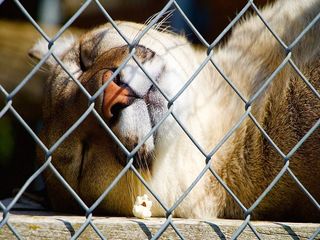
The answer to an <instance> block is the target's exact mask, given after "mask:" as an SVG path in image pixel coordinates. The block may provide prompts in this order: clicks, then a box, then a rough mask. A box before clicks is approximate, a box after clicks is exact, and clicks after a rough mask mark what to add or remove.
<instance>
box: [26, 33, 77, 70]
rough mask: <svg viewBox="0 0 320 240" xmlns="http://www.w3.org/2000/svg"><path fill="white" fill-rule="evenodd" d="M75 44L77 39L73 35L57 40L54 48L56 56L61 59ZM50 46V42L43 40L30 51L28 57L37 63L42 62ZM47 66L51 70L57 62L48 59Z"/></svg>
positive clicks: (50, 58)
mask: <svg viewBox="0 0 320 240" xmlns="http://www.w3.org/2000/svg"><path fill="white" fill-rule="evenodd" d="M75 42H76V39H75V38H74V37H73V36H72V35H70V36H68V37H61V38H59V39H58V40H56V41H55V43H54V45H53V46H52V47H53V53H54V54H55V56H57V57H58V58H59V59H61V57H62V56H63V55H64V54H65V53H66V52H67V51H69V50H70V49H71V48H72V46H73V45H74V43H75ZM48 45H49V44H48V42H47V41H46V40H45V39H44V38H42V39H40V40H39V41H38V42H37V43H36V44H35V45H34V46H33V47H32V48H31V49H30V50H29V52H28V55H29V56H30V57H31V58H33V59H35V60H36V61H40V60H41V59H42V58H43V57H44V56H45V55H46V54H47V53H48V51H49V48H48ZM46 64H47V66H49V68H51V67H53V66H55V65H56V64H57V61H56V60H55V59H54V58H53V57H52V56H50V57H49V58H48V59H47V61H46Z"/></svg>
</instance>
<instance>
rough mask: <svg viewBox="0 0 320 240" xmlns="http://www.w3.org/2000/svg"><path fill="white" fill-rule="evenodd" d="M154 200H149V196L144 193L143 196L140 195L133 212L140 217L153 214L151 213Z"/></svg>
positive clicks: (143, 217) (147, 216)
mask: <svg viewBox="0 0 320 240" xmlns="http://www.w3.org/2000/svg"><path fill="white" fill-rule="evenodd" d="M151 207H152V201H151V200H149V198H148V196H147V195H146V194H144V195H143V196H138V197H137V199H136V202H135V203H134V206H133V209H132V213H133V215H134V216H135V217H138V218H142V219H145V218H149V217H151V216H152V213H151Z"/></svg>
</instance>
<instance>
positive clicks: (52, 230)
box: [0, 212, 320, 240]
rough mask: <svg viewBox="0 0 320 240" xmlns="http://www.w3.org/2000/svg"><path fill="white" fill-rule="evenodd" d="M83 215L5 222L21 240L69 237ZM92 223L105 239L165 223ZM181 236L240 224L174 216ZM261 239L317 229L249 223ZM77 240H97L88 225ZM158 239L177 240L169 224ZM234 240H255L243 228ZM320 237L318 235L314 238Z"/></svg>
mask: <svg viewBox="0 0 320 240" xmlns="http://www.w3.org/2000/svg"><path fill="white" fill-rule="evenodd" d="M84 221H85V218H84V217H79V216H62V215H55V214H49V213H46V214H40V213H37V212H35V213H24V212H21V213H19V214H11V215H10V218H9V222H10V223H11V224H12V226H13V227H14V228H15V229H16V230H17V231H18V233H19V234H20V236H21V237H22V238H23V239H32V240H33V239H35V240H37V239H70V237H71V236H72V235H73V234H74V233H75V232H76V231H77V230H78V229H79V228H80V227H81V225H82V224H83V223H84ZM93 222H94V224H95V226H96V227H97V228H98V229H99V230H100V232H101V233H102V234H103V235H104V236H105V238H107V239H150V238H151V237H152V236H153V235H154V234H155V233H156V232H157V231H158V230H159V229H160V227H161V225H162V224H163V223H164V222H165V219H163V218H151V219H148V220H141V219H136V218H119V217H118V218H117V217H94V218H93ZM174 223H175V225H176V227H177V228H178V229H179V231H180V232H181V234H182V235H183V237H184V238H185V239H230V238H231V236H232V234H233V233H234V232H235V231H236V229H237V228H238V227H239V226H240V225H241V223H242V221H240V220H222V219H208V220H199V219H197V220H195V219H174ZM252 225H253V226H254V227H255V228H256V230H257V231H258V233H259V234H260V236H261V238H262V239H284V240H285V239H290V240H292V239H293V240H298V239H301V240H302V239H308V238H310V237H311V236H312V234H314V232H316V231H317V229H318V228H319V227H320V224H315V223H275V222H273V223H271V222H252ZM0 239H15V237H14V235H13V234H12V232H11V231H10V230H9V228H8V227H7V226H4V227H3V228H2V229H0ZM79 239H100V238H99V236H98V235H97V234H96V233H95V231H94V230H93V229H92V227H91V226H88V227H87V229H86V230H85V231H84V232H83V233H82V235H81V236H80V238H79ZM160 239H179V237H178V236H177V234H176V233H175V232H174V230H173V229H172V228H171V227H170V226H169V227H168V229H167V230H166V231H165V233H164V234H163V235H162V237H161V238H160ZM238 239H244V240H245V239H257V238H256V237H255V235H254V234H253V233H252V231H251V230H250V229H249V228H248V227H247V228H246V229H245V231H244V232H243V233H242V234H241V235H240V237H239V238H238ZM316 239H320V235H319V236H317V237H316Z"/></svg>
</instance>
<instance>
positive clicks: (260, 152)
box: [37, 0, 320, 222]
mask: <svg viewBox="0 0 320 240" xmlns="http://www.w3.org/2000/svg"><path fill="white" fill-rule="evenodd" d="M319 10H320V2H319V1H318V0H308V1H307V0H306V1H300V0H295V1H293V0H283V1H278V2H277V3H275V4H274V6H272V7H269V8H266V9H264V10H263V11H262V15H263V16H264V17H265V19H266V20H267V21H268V23H269V24H270V26H271V28H272V29H273V30H274V31H275V32H276V33H277V34H278V35H279V36H280V38H281V39H282V40H283V41H284V42H285V43H286V44H288V45H289V44H290V43H291V42H293V41H294V39H295V38H296V37H297V36H298V35H299V34H300V32H301V31H302V30H303V29H304V28H305V27H306V26H307V24H308V23H309V22H310V21H311V20H312V19H313V18H314V17H315V16H316V14H317V13H318V12H319ZM118 26H119V29H120V31H121V32H123V33H124V34H125V35H126V37H127V38H128V39H130V40H133V39H134V37H135V36H137V34H138V33H139V31H140V30H141V29H142V28H143V27H144V26H142V25H139V24H135V23H127V22H118ZM319 32H320V27H319V23H316V24H315V26H314V27H313V28H312V29H311V30H310V31H309V32H308V33H307V34H306V35H305V37H303V38H302V39H301V41H300V42H299V43H298V44H297V45H296V46H295V47H294V48H293V50H292V59H293V61H294V62H295V63H296V64H297V66H298V67H299V68H300V70H301V71H302V72H303V73H304V74H305V76H306V77H307V79H309V80H310V82H311V83H312V85H313V86H314V87H315V89H317V91H318V92H319V90H320V81H319V75H320V72H319V69H320V61H319V54H320V49H319V48H320V42H319V39H320V36H319ZM139 44H140V45H141V46H144V47H146V49H147V50H146V49H145V48H144V47H142V48H140V47H138V48H137V52H136V56H137V57H138V59H139V60H140V61H141V62H142V64H143V66H144V67H145V68H146V70H147V71H148V72H149V73H150V74H151V75H152V77H153V78H154V79H157V81H159V82H158V84H159V86H160V88H161V89H162V90H163V91H164V92H165V93H166V94H167V95H168V96H169V97H173V96H175V94H176V93H177V92H178V90H180V89H181V87H182V86H183V85H184V84H185V83H186V81H187V80H188V79H189V78H190V77H191V75H192V74H193V73H194V71H195V70H196V69H197V67H198V66H199V65H200V63H201V62H202V61H203V60H204V59H205V57H206V53H205V51H204V50H199V49H195V48H193V47H192V46H191V45H190V44H189V43H188V42H187V41H186V40H185V39H184V38H183V37H181V36H177V35H174V34H171V33H166V32H157V31H156V30H153V29H151V30H150V31H149V32H148V33H147V34H146V35H145V36H144V37H143V38H142V39H141V41H140V42H139ZM149 50H150V51H153V52H155V55H156V56H155V57H150V55H148V54H149V53H150V52H149ZM128 51H129V50H128V48H127V47H125V42H124V40H123V39H121V37H120V36H119V35H118V34H117V32H116V31H115V30H114V29H112V27H111V25H110V24H106V25H103V26H101V27H99V28H96V29H94V30H92V31H90V32H89V33H87V34H84V35H83V36H82V37H81V38H80V39H79V40H78V41H75V42H74V45H73V47H72V48H71V49H70V50H67V51H66V52H65V53H64V54H61V55H60V57H61V58H62V61H63V62H64V64H66V65H67V67H69V68H70V69H72V70H75V72H76V76H77V78H78V79H79V81H80V82H81V83H82V84H83V86H84V87H85V88H86V89H87V90H88V92H89V93H90V94H92V95H93V94H94V93H95V92H96V91H97V90H98V89H99V87H100V86H101V84H102V83H101V81H102V80H101V79H102V77H101V76H102V74H103V71H104V70H105V69H106V68H109V69H114V68H116V67H118V66H119V65H120V64H121V63H122V61H123V60H124V59H125V58H126V56H127V54H128ZM214 51H215V52H214V55H213V57H212V59H213V61H214V62H215V63H216V64H217V65H218V66H219V67H220V68H221V69H222V71H223V72H224V73H225V75H226V76H227V77H228V78H229V79H230V80H231V81H232V82H233V83H234V85H235V86H236V87H237V88H238V89H239V91H240V92H241V94H242V95H243V96H244V97H245V98H246V99H247V100H249V99H250V98H251V97H252V96H253V95H254V93H255V92H256V91H257V90H258V89H259V88H260V87H261V86H262V84H263V83H264V82H265V80H266V79H267V78H268V77H269V76H270V75H271V74H272V72H273V71H274V70H275V69H276V68H277V67H278V66H279V64H280V63H281V62H282V61H283V59H284V58H285V57H286V52H285V50H284V49H283V48H282V47H281V45H280V44H279V43H278V42H277V41H276V39H275V38H274V37H273V36H272V34H271V33H270V32H269V31H268V30H267V29H266V27H265V26H264V25H263V23H262V22H261V20H260V19H259V18H258V17H247V19H246V20H244V21H242V22H241V23H240V24H238V26H237V27H235V28H234V30H233V33H232V35H231V37H230V39H229V40H228V42H227V43H226V44H224V46H222V47H220V48H217V49H214ZM37 54H39V52H38V53H37ZM80 59H81V60H80ZM80 61H81V62H82V65H83V66H84V68H85V69H84V70H83V69H82V70H81V69H80V65H79V62H80ZM134 64H135V63H134V62H133V60H130V61H129V62H128V66H129V67H128V69H126V70H123V71H122V73H121V77H123V78H127V77H129V78H130V77H131V78H132V79H133V80H132V81H131V82H129V84H132V87H137V89H136V91H140V90H141V89H140V88H142V89H143V88H144V87H145V86H149V85H148V84H150V82H149V80H148V79H147V78H146V77H145V76H144V75H143V74H141V73H140V72H139V71H137V72H135V73H132V75H130V69H131V68H130V67H132V69H134V66H135V65H134ZM49 65H51V66H50V67H51V69H52V70H51V77H50V78H49V80H48V81H47V83H46V89H45V91H46V92H47V93H48V94H47V97H46V98H45V101H44V123H45V126H44V129H43V131H42V134H41V139H43V140H44V143H45V144H46V145H47V146H51V145H52V144H54V143H55V141H57V140H58V139H59V137H61V136H62V135H63V134H64V133H65V131H66V130H67V129H68V128H69V127H70V126H71V125H72V124H73V123H74V122H76V121H77V119H78V118H79V117H80V116H81V114H82V113H83V112H85V111H86V109H87V106H88V99H87V98H86V97H85V95H84V94H83V93H81V91H80V90H79V88H78V87H77V85H76V83H74V82H73V81H71V80H70V78H69V77H68V76H67V74H66V73H65V72H64V71H63V70H62V69H61V67H60V66H57V65H56V64H53V63H52V62H49ZM161 66H162V67H161ZM82 71H83V72H82ZM141 91H142V90H141ZM149 93H150V92H148V93H146V94H147V96H148V99H145V98H144V99H143V100H141V103H139V104H140V105H139V104H138V103H137V106H132V107H131V106H129V107H127V108H126V109H124V110H123V111H122V112H121V114H120V117H119V121H118V122H117V123H116V124H115V125H111V124H109V122H108V121H107V124H109V125H110V127H111V129H112V131H113V132H114V133H115V135H116V136H117V137H118V138H119V139H120V141H121V142H122V143H123V144H124V145H125V147H126V148H127V149H128V150H129V151H131V150H132V149H133V148H134V147H135V145H136V144H137V143H139V142H140V141H141V140H142V139H143V137H144V136H145V135H146V133H148V132H149V130H150V129H151V126H149V125H148V124H150V121H151V122H152V120H153V119H152V118H154V119H156V120H157V121H158V120H159V119H160V117H159V116H158V115H163V114H164V113H165V112H166V110H167V109H166V107H167V105H166V103H167V102H166V100H165V99H164V98H163V97H162V96H161V95H160V94H159V93H157V92H155V95H152V94H151V95H150V96H149V95H148V94H149ZM143 94H145V93H143ZM139 101H140V100H139ZM144 101H149V103H148V104H146V103H144ZM150 106H151V107H154V109H153V110H150V109H149V108H150ZM102 107H103V102H102V96H100V97H99V98H98V99H97V101H96V105H95V108H96V109H97V112H98V113H99V114H101V116H102V117H103V114H102V110H101V109H102ZM147 108H148V111H149V112H148V113H146V110H144V109H147ZM244 112H245V104H244V103H243V102H242V101H241V99H240V98H239V96H237V95H236V93H235V92H234V91H233V90H232V89H231V87H230V86H229V85H228V84H227V83H226V81H225V80H224V79H223V78H222V76H221V75H220V74H219V73H218V71H217V70H216V69H215V68H214V67H213V65H212V64H211V63H209V64H207V65H206V67H204V69H203V70H202V71H201V73H200V74H199V75H198V76H197V77H196V79H195V80H194V82H193V83H192V84H191V85H190V86H189V87H188V88H187V89H186V91H185V92H184V93H182V94H181V96H180V97H179V98H178V99H177V100H176V101H175V102H174V107H173V113H174V114H175V115H176V116H177V117H178V119H179V120H180V121H181V122H182V124H183V125H184V126H185V127H186V129H187V130H188V131H189V132H190V133H191V135H192V136H193V137H194V139H195V140H196V141H197V142H198V143H199V145H200V146H201V148H202V149H203V150H204V151H205V152H206V153H209V152H210V151H211V150H212V149H213V148H214V147H215V146H216V144H218V143H219V141H220V140H221V139H222V138H223V137H224V136H225V134H226V133H227V132H228V131H229V130H230V129H231V128H232V127H233V126H234V125H235V124H236V123H237V122H238V121H239V119H240V117H241V116H242V114H244ZM251 113H252V115H253V116H254V117H255V118H256V119H257V121H258V122H259V124H260V125H261V127H262V128H263V129H264V130H265V132H266V133H267V134H268V135H269V136H270V137H271V139H272V140H273V142H274V143H275V144H276V145H277V146H278V147H279V148H280V149H281V151H282V152H283V153H284V154H287V153H288V152H289V151H290V150H291V149H292V148H293V147H294V146H295V145H296V144H297V143H298V142H299V141H300V139H301V138H302V137H303V136H304V135H305V134H306V133H307V132H308V130H309V129H310V128H311V127H312V126H313V125H314V124H315V123H316V122H317V121H318V120H319V117H320V100H319V99H318V98H317V97H316V96H315V95H314V94H313V93H312V92H311V90H310V89H309V88H308V87H307V86H306V84H305V83H304V82H303V81H302V79H301V78H300V77H299V76H298V75H297V73H296V72H295V71H294V70H293V69H292V67H291V66H290V65H289V64H287V65H286V66H285V67H284V68H283V69H282V70H281V71H280V72H279V74H277V76H276V77H275V78H274V80H273V81H272V83H271V84H270V85H269V86H268V87H267V88H266V89H265V91H263V93H262V94H261V95H260V96H259V97H258V98H257V99H256V100H255V101H254V102H253V104H252V106H251ZM149 118H150V119H151V120H150V119H149ZM149 120H150V121H149ZM100 125H101V124H99V121H97V119H96V117H95V116H94V115H93V114H90V115H89V116H88V118H87V119H86V120H85V121H84V122H83V123H82V124H81V125H80V126H79V127H78V128H77V129H76V130H75V131H74V132H73V133H72V134H71V135H70V136H69V137H68V138H67V139H66V140H65V141H64V142H63V143H62V144H61V145H60V146H59V147H58V148H57V150H55V151H54V152H53V155H52V163H53V165H54V166H55V167H56V168H57V170H58V171H59V172H60V173H61V175H62V176H63V177H64V178H65V179H66V181H67V182H68V183H69V184H70V186H71V187H72V188H73V189H74V191H75V192H76V193H77V194H78V195H79V196H80V197H81V198H82V199H83V201H84V202H85V203H86V204H88V205H89V206H90V204H92V203H94V202H95V201H96V199H98V198H99V196H100V195H101V194H102V193H103V192H104V191H105V189H106V188H107V187H108V186H109V184H111V182H112V181H113V179H114V178H115V177H116V176H117V175H118V174H119V172H120V171H121V170H122V169H123V165H125V163H126V159H125V157H124V155H123V153H121V151H120V150H119V147H118V146H117V145H116V144H115V143H114V141H113V140H112V138H111V137H110V136H109V134H108V133H107V132H106V131H105V130H104V129H103V128H102V127H101V126H100ZM319 139H320V131H319V129H317V130H316V131H315V132H314V133H313V134H312V135H311V136H310V137H309V138H308V139H307V140H306V141H305V142H304V144H303V145H302V146H301V147H300V148H299V149H298V151H297V152H296V153H295V154H294V155H293V156H292V158H291V159H290V164H289V167H290V169H291V170H292V172H293V173H294V174H295V175H296V176H297V177H298V179H299V180H300V181H301V183H302V184H303V185H304V186H305V188H306V189H307V190H308V191H309V192H310V193H311V194H312V196H313V197H314V198H315V199H316V200H317V201H318V202H319V201H320V188H319V183H320V182H319V179H320V141H319ZM137 154H138V155H139V156H140V157H141V159H142V160H145V162H143V161H142V162H138V165H139V164H141V165H143V166H140V167H141V169H140V170H139V171H140V172H141V174H142V175H143V176H144V177H145V179H146V180H147V183H148V184H149V186H150V187H151V188H152V189H153V190H154V191H155V192H156V194H157V195H158V196H159V197H160V198H161V199H162V200H163V202H164V203H165V204H166V205H167V207H171V206H172V204H174V202H175V201H176V200H177V199H178V198H179V197H180V196H181V195H182V193H183V192H184V191H185V190H186V189H187V188H188V187H189V186H190V184H191V183H192V182H193V181H194V180H195V178H196V177H197V176H198V175H199V173H200V172H201V170H202V169H203V168H204V167H205V157H204V156H203V155H202V153H201V152H200V151H199V150H198V149H197V148H196V147H195V145H194V144H193V143H192V142H191V140H190V139H189V138H188V137H187V136H186V134H185V133H184V132H183V131H182V130H181V128H180V127H179V125H178V124H177V123H176V122H175V120H174V119H173V117H172V116H171V115H170V116H169V117H168V119H166V120H165V121H164V123H163V124H162V125H161V127H160V128H159V129H158V131H157V133H156V135H152V136H150V138H149V139H148V140H147V141H146V142H145V143H144V144H143V145H142V148H141V150H139V151H138V153H137ZM39 160H40V161H41V162H43V160H44V156H43V154H41V151H39ZM283 166H284V159H283V158H282V157H281V156H280V155H279V154H278V153H277V152H276V151H275V149H274V148H273V147H272V146H271V145H270V144H269V143H268V141H267V140H266V139H265V138H264V137H263V135H262V134H261V132H260V131H259V129H258V128H257V127H256V126H255V125H254V124H253V122H252V120H251V119H250V118H249V117H247V118H246V119H245V120H244V122H243V123H242V124H241V125H240V127H239V128H238V129H237V130H236V131H235V132H234V133H233V134H232V136H231V137H230V138H229V139H228V140H227V141H226V142H225V144H224V145H223V146H222V147H221V148H220V149H219V150H218V151H217V152H216V154H214V155H213V157H212V165H211V167H212V169H214V171H215V172H216V173H217V174H218V175H219V176H220V177H221V179H222V180H223V181H224V182H225V183H226V184H227V185H228V187H229V188H230V189H231V190H232V192H234V194H235V195H236V196H237V197H238V198H239V199H240V201H241V202H242V203H243V205H244V206H245V207H246V208H250V206H251V205H252V204H253V203H254V202H255V201H256V199H257V198H258V197H259V196H260V194H261V193H262V192H263V191H264V190H265V189H266V188H267V186H268V185H269V184H270V183H271V181H272V180H273V179H274V178H275V176H276V175H277V174H278V173H279V171H280V170H281V168H282V167H283ZM146 167H148V168H146ZM45 175H46V180H47V184H48V193H49V197H50V200H51V202H52V205H53V207H54V209H56V210H61V211H80V208H79V206H78V205H77V203H76V202H75V201H74V200H73V199H72V197H71V196H70V194H69V193H68V191H66V190H65V189H64V188H63V187H62V185H61V183H60V182H59V181H58V180H57V179H56V177H54V176H53V174H52V173H51V172H50V171H47V172H46V174H45ZM143 193H147V194H148V195H149V196H150V197H152V195H151V194H150V193H149V192H148V191H147V190H146V189H145V188H144V187H143V186H142V184H141V183H140V182H139V180H138V179H137V178H136V177H135V176H134V174H133V173H132V172H127V173H126V175H125V176H124V177H123V178H121V179H120V181H119V182H118V183H117V185H116V186H115V187H114V189H113V190H112V191H111V192H110V193H109V194H108V195H107V197H106V198H105V199H104V201H103V202H102V203H101V204H100V205H99V207H98V209H97V210H96V211H95V212H94V213H100V214H107V215H109V214H112V215H126V216H130V215H132V212H131V210H132V205H133V202H134V199H135V197H136V196H137V195H141V194H143ZM152 211H153V214H154V215H155V216H163V215H164V214H165V212H164V210H163V209H162V208H161V206H160V205H159V204H155V205H154V207H153V209H152ZM174 216H176V217H223V218H242V217H243V216H244V213H243V211H242V210H241V208H240V207H239V206H238V204H237V203H236V202H235V201H234V200H233V199H232V198H231V196H230V195H229V194H228V193H227V192H226V190H225V189H224V188H223V187H222V186H221V185H220V184H219V183H218V181H217V180H216V178H215V177H214V176H213V175H212V174H211V173H210V172H206V173H205V175H204V176H203V177H202V178H201V180H200V181H199V183H198V184H197V185H196V187H195V188H194V189H193V190H192V191H191V193H190V194H189V195H188V196H187V198H186V199H185V200H183V201H182V203H181V204H180V205H179V207H178V208H177V209H175V211H174ZM252 216H253V218H254V219H269V220H283V221H284V220H288V221H289V220H290V221H316V222H318V221H319V220H320V212H319V210H318V209H317V208H316V207H315V206H314V205H312V203H311V201H310V200H308V198H307V197H306V195H305V194H304V193H303V192H302V191H301V190H300V189H299V188H298V186H297V184H296V183H295V182H294V181H293V180H292V178H291V177H290V176H289V174H288V173H286V174H285V175H284V176H283V178H282V179H281V180H280V181H279V182H278V183H277V184H276V185H275V187H274V188H273V189H272V190H271V192H270V193H269V194H268V195H267V196H266V197H265V198H264V199H263V201H262V202H261V203H260V204H259V205H258V206H257V208H256V209H254V210H253V213H252Z"/></svg>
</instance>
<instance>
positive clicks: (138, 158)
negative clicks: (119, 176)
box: [115, 144, 153, 171]
mask: <svg viewBox="0 0 320 240" xmlns="http://www.w3.org/2000/svg"><path fill="white" fill-rule="evenodd" d="M134 145H137V144H134ZM126 148H128V149H131V148H130V147H129V146H126ZM115 154H116V160H117V161H118V162H119V163H120V164H121V165H122V166H124V167H125V166H126V165H127V164H128V162H130V160H131V159H130V158H128V157H127V156H126V155H125V154H124V152H123V151H122V150H121V149H120V147H117V150H116V153H115ZM152 156H153V150H146V149H145V147H144V145H142V146H141V148H140V149H139V150H138V151H137V152H136V153H135V154H134V155H133V166H134V167H135V168H136V169H138V170H146V171H150V170H151V167H152V159H153V157H152Z"/></svg>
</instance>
